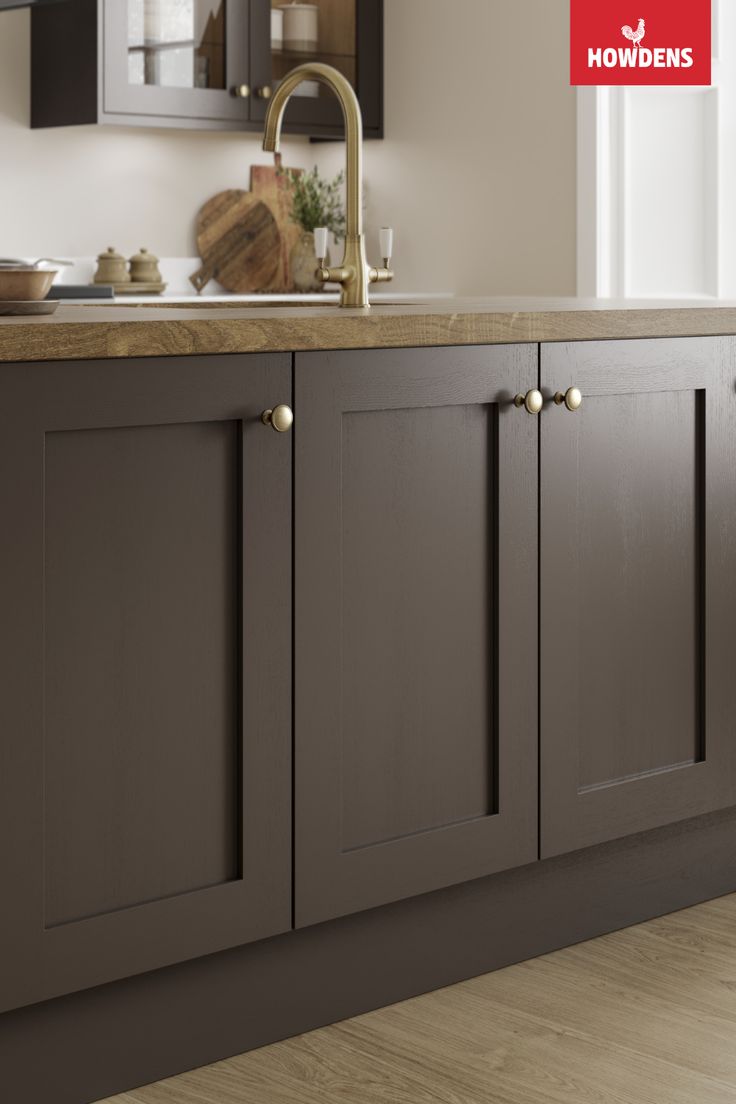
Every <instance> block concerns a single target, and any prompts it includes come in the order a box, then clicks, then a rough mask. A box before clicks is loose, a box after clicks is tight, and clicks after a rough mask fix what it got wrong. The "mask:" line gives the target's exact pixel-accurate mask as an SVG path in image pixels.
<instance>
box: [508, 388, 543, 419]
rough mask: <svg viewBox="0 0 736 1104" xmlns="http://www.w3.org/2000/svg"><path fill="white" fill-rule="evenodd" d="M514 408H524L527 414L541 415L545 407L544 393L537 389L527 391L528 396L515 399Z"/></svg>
mask: <svg viewBox="0 0 736 1104" xmlns="http://www.w3.org/2000/svg"><path fill="white" fill-rule="evenodd" d="M514 406H518V407H522V406H523V407H524V409H525V410H526V412H527V414H539V413H540V412H541V409H542V407H543V406H544V399H543V398H542V392H541V391H537V390H536V389H535V390H533V391H527V393H526V395H517V396H516V398H515V399H514Z"/></svg>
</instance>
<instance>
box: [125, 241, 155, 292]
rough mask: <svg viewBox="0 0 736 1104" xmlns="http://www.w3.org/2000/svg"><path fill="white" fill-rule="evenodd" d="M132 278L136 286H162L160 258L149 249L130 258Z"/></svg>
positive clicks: (142, 250)
mask: <svg viewBox="0 0 736 1104" xmlns="http://www.w3.org/2000/svg"><path fill="white" fill-rule="evenodd" d="M130 278H131V280H132V281H133V283H134V284H160V283H161V273H160V272H159V267H158V257H154V255H153V253H149V252H148V250H147V249H141V251H140V253H136V255H135V256H134V257H131V258H130Z"/></svg>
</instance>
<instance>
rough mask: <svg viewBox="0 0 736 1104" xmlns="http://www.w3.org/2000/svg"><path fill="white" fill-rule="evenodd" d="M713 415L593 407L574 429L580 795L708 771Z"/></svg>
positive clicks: (667, 404)
mask: <svg viewBox="0 0 736 1104" xmlns="http://www.w3.org/2000/svg"><path fill="white" fill-rule="evenodd" d="M704 411H705V406H704V401H703V393H702V392H700V391H673V392H656V393H646V394H628V395H606V396H590V397H589V398H588V399H587V401H586V403H585V410H584V412H582V411H581V413H583V416H582V417H581V418H580V419H579V420H578V423H577V424H576V426H575V427H574V428H575V429H577V430H578V433H577V435H576V449H577V490H576V496H577V526H578V528H577V532H578V546H577V550H576V554H574V555H573V556H570V557H569V559H568V565H567V566H568V570H567V574H566V577H565V578H564V579H560V582H559V584H558V585H559V588H560V590H561V591H564V592H565V593H567V594H568V595H569V601H570V604H571V605H572V606H574V610H575V612H574V616H575V618H576V620H577V626H576V634H575V647H576V654H577V657H579V663H578V664H577V666H578V670H579V680H578V693H577V718H576V728H577V731H578V734H579V737H580V735H581V734H585V738H579V741H578V749H579V761H580V766H579V778H578V785H579V787H580V789H586V788H591V787H594V786H601V785H606V784H607V783H609V782H614V781H616V780H618V779H628V778H634V777H636V776H637V775H643V774H647V773H649V772H651V771H656V770H664V769H667V768H670V767H673V766H677V765H680V764H684V763H694V762H695V761H696V760H698V759H699V758H700V754H701V739H702V732H701V728H702V725H701V721H702V717H701V704H702V686H701V681H702V680H701V673H702V672H701V658H702V654H703V648H702V638H701V636H702V634H701V616H702V608H701V593H702V584H703V575H702V567H703V564H702V554H701V553H702V543H703V536H704V534H703V532H702V525H701V511H702V506H703V495H704V490H705V489H704V486H703V475H704V466H703V463H702V455H701V447H702V442H703V430H704V425H703V416H704ZM550 422H551V418H550ZM571 428H572V427H571V426H570V423H569V422H563V420H562V419H557V421H556V425H555V426H554V427H552V426H551V425H550V424H548V425H546V426H545V439H546V440H550V435H551V434H556V435H558V436H562V435H564V434H567V433H569V431H570V429H571ZM551 447H552V446H551ZM569 658H570V666H571V667H573V666H574V665H576V664H575V661H574V658H573V656H572V655H571V656H570V657H569Z"/></svg>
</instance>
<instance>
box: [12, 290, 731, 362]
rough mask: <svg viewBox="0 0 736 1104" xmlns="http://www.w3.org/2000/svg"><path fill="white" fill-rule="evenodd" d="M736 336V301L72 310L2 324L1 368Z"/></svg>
mask: <svg viewBox="0 0 736 1104" xmlns="http://www.w3.org/2000/svg"><path fill="white" fill-rule="evenodd" d="M722 334H736V301H722V300H613V299H573V298H571V299H552V298H534V299H531V298H518V299H511V298H503V299H446V300H430V301H428V302H426V303H404V304H398V303H397V304H396V305H392V304H389V303H381V304H378V305H376V306H374V307H372V308H371V309H370V310H368V311H362V310H340V309H338V308H337V307H335V306H332V305H330V306H314V305H303V306H302V305H296V306H295V305H293V304H290V305H288V306H283V307H273V306H268V307H263V306H244V305H243V304H242V303H233V304H232V305H230V304H222V303H218V305H217V306H211V305H208V304H207V303H206V301H203V302H202V303H201V304H187V305H186V306H174V305H169V304H168V303H166V302H158V303H152V304H151V305H146V306H131V305H117V304H109V305H105V306H102V305H97V304H94V305H92V304H85V305H67V304H62V305H61V306H60V308H59V310H58V311H57V312H56V314H54V315H50V316H46V317H39V318H28V317H18V318H0V362H19V361H40V360H87V359H99V358H105V357H145V356H182V355H188V354H203V353H205V354H217V353H250V352H292V351H293V352H296V351H300V350H321V349H325V350H327V349H378V348H400V347H408V348H420V347H422V346H443V345H445V346H447V345H495V344H510V343H515V342H555V341H595V340H597V341H603V340H616V339H619V338H648V337H701V336H702V337H705V336H717V335H722Z"/></svg>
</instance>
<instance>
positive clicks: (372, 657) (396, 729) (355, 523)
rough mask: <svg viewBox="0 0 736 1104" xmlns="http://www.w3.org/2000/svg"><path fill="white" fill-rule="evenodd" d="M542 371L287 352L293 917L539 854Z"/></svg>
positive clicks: (460, 360)
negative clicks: (293, 419)
mask: <svg viewBox="0 0 736 1104" xmlns="http://www.w3.org/2000/svg"><path fill="white" fill-rule="evenodd" d="M536 371H537V364H536V350H535V349H533V348H530V347H520V348H515V349H506V348H496V349H481V350H478V349H473V350H468V349H463V350H447V349H440V350H438V349H431V350H422V351H413V350H412V351H399V352H380V353H361V352H359V353H329V354H317V353H314V354H304V355H299V356H298V357H297V384H296V402H297V417H298V432H297V438H296V450H297V452H296V464H295V472H296V530H295V542H296V564H297V567H296V657H297V658H296V679H297V682H296V699H295V710H296V764H295V765H296V901H295V904H296V916H297V923H298V924H299V925H306V924H309V923H313V922H316V921H319V920H324V919H327V918H328V917H330V916H336V915H340V914H342V913H347V912H351V911H357V910H359V909H362V908H369V907H372V906H374V905H378V904H382V903H384V902H386V901H390V900H395V899H398V898H401V897H407V896H411V895H413V894H416V893H422V892H426V891H428V890H431V889H436V888H438V887H440V886H443V885H448V884H451V883H453V882H459V881H464V880H467V879H469V878H473V877H478V876H481V875H483V874H486V873H490V872H492V871H495V870H499V869H503V868H506V867H509V866H513V865H521V864H522V863H524V862H529V861H532V860H534V859H535V858H536V854H537V737H536V719H537V718H536V594H537V586H536V555H537V547H536V523H537V489H536V488H537V468H536V462H537V461H536V458H537V422H536V420H535V419H534V418H532V417H530V416H529V415H527V414H526V412H523V411H522V412H520V411H519V410H518V409H517V408H516V407H514V405H513V401H512V400H513V396H514V395H515V394H516V393H517V392H519V391H525V390H527V389H528V388H529V387H532V386H534V383H535V378H536Z"/></svg>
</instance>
